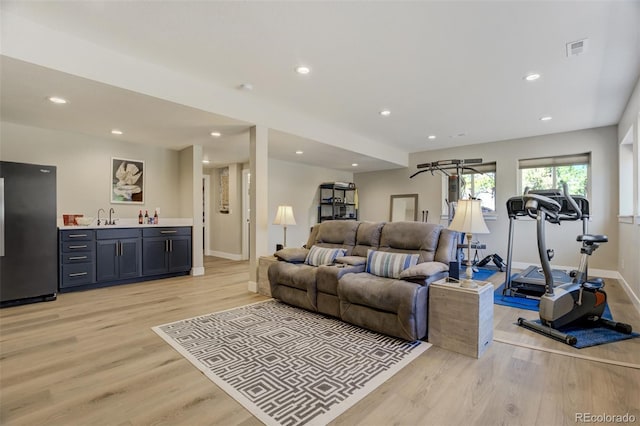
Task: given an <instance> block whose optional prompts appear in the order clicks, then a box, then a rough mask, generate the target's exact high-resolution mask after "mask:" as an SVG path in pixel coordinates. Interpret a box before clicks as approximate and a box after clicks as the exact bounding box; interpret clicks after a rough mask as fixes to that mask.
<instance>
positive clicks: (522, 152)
mask: <svg viewBox="0 0 640 426" xmlns="http://www.w3.org/2000/svg"><path fill="white" fill-rule="evenodd" d="M581 152H591V153H592V157H591V160H592V181H593V183H592V188H591V194H589V201H590V202H591V215H592V220H591V222H590V224H589V231H590V232H592V233H602V234H607V235H608V236H609V239H610V242H609V243H608V244H606V245H604V246H603V247H602V248H601V249H600V250H598V252H596V253H595V255H594V256H593V257H592V259H591V260H590V266H591V267H593V268H600V269H609V270H617V269H618V266H617V265H618V247H619V242H620V239H619V238H618V227H617V220H616V215H617V210H618V183H617V179H618V153H617V143H616V127H615V126H610V127H602V128H597V129H589V130H580V131H575V132H567V133H558V134H552V135H545V136H538V137H532V138H524V139H516V140H508V141H500V142H493V143H487V144H481V145H470V146H464V147H457V148H450V149H442V150H435V151H424V152H419V153H414V154H411V156H410V159H409V162H410V167H409V168H408V169H397V170H391V171H384V172H373V173H359V174H356V175H355V183H356V185H357V187H358V188H359V198H360V209H361V210H360V213H361V216H360V217H361V218H362V219H363V220H389V202H390V200H389V196H390V195H392V194H410V193H417V194H419V196H418V218H420V217H421V214H420V211H421V210H429V220H428V221H429V222H431V223H440V213H441V197H442V177H441V175H439V174H436V175H435V176H431V175H430V174H429V173H423V174H421V175H418V176H417V177H415V178H413V179H411V180H410V179H409V176H410V175H411V174H413V173H414V172H415V171H417V168H416V165H417V164H420V163H426V162H432V161H438V160H448V159H464V158H482V159H483V160H484V161H485V162H493V161H495V162H496V168H497V171H496V206H497V219H496V220H495V221H487V226H488V228H489V230H490V231H491V233H490V234H488V235H480V236H479V238H480V240H481V241H482V242H484V243H486V244H487V250H486V252H485V253H484V254H490V253H496V252H497V253H499V254H500V255H501V256H503V257H506V253H507V236H508V227H509V219H508V217H507V214H506V208H505V203H506V201H507V199H508V198H510V197H512V196H515V195H518V188H517V176H518V159H522V158H534V157H541V156H547V155H563V154H572V153H581ZM444 224H446V222H445V223H444ZM515 225H516V228H515V239H514V262H527V263H534V264H539V263H540V261H539V259H538V253H537V246H536V239H535V235H536V234H535V221H533V220H531V221H526V220H518V222H517V223H516V224H515ZM581 231H582V228H581V225H580V223H572V222H564V223H563V224H562V226H561V227H558V226H551V225H550V226H548V230H547V246H548V247H550V248H555V252H556V257H555V258H554V260H553V263H554V264H555V265H559V266H575V267H577V265H578V263H579V257H580V254H579V244H578V243H577V242H576V241H575V237H576V235H578V234H579V233H581ZM629 249H630V247H629Z"/></svg>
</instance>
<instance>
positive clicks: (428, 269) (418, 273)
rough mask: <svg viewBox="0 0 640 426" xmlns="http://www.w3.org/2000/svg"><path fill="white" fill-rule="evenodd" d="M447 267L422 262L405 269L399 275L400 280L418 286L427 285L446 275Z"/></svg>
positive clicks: (436, 263) (441, 264) (442, 264)
mask: <svg viewBox="0 0 640 426" xmlns="http://www.w3.org/2000/svg"><path fill="white" fill-rule="evenodd" d="M448 271H449V265H445V264H444V263H441V262H422V263H418V264H417V265H415V266H412V267H410V268H407V269H405V270H404V271H402V272H401V273H400V277H399V278H400V279H402V280H405V281H411V282H414V283H418V284H423V285H425V284H429V283H431V282H433V281H435V280H439V279H440V278H444V277H446V276H447V275H448Z"/></svg>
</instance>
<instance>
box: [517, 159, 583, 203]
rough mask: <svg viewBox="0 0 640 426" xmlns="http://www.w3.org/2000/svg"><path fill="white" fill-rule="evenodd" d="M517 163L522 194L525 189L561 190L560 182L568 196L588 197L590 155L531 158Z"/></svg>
mask: <svg viewBox="0 0 640 426" xmlns="http://www.w3.org/2000/svg"><path fill="white" fill-rule="evenodd" d="M518 163H519V169H520V183H521V189H522V192H524V190H525V189H526V188H528V189H556V188H561V186H562V182H566V184H567V187H568V188H569V193H570V194H572V195H581V196H583V197H587V195H588V192H589V164H590V163H591V154H590V153H585V154H576V155H563V156H557V157H544V158H531V159H527V160H520V161H519V162H518Z"/></svg>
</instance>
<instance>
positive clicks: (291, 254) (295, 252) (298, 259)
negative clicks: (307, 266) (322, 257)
mask: <svg viewBox="0 0 640 426" xmlns="http://www.w3.org/2000/svg"><path fill="white" fill-rule="evenodd" d="M308 254H309V250H308V249H306V248H298V247H286V248H283V249H281V250H278V251H277V252H275V253H274V254H273V255H274V256H275V257H276V258H277V259H278V260H284V261H285V262H289V263H303V262H304V261H305V259H306V258H307V255H308Z"/></svg>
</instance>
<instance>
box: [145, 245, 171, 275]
mask: <svg viewBox="0 0 640 426" xmlns="http://www.w3.org/2000/svg"><path fill="white" fill-rule="evenodd" d="M168 245H169V243H168V240H167V239H166V238H162V237H154V238H143V239H142V275H144V276H148V275H161V274H166V273H167V272H168V271H169V261H168Z"/></svg>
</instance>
